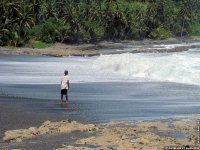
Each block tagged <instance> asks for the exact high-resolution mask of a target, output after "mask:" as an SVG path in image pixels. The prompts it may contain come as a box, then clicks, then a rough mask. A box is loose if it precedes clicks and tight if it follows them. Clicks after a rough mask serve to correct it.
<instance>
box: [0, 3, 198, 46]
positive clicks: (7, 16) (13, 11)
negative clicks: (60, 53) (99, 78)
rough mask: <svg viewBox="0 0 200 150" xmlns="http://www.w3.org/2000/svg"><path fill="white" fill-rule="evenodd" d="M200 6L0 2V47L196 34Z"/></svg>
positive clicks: (179, 4) (195, 4)
mask: <svg viewBox="0 0 200 150" xmlns="http://www.w3.org/2000/svg"><path fill="white" fill-rule="evenodd" d="M199 6H200V1H191V0H48V1H43V0H15V1H14V0H1V1H0V14H1V18H0V45H13V46H23V45H25V44H26V43H28V42H29V40H30V39H34V40H36V41H42V42H45V43H54V42H63V43H78V42H86V43H88V42H98V41H101V40H113V41H115V40H126V39H129V40H131V39H145V38H153V39H165V38H169V37H171V36H180V37H182V36H188V35H199V34H200V33H199V30H200V29H199V28H200V27H199V24H200V13H199Z"/></svg>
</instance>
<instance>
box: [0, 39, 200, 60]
mask: <svg viewBox="0 0 200 150" xmlns="http://www.w3.org/2000/svg"><path fill="white" fill-rule="evenodd" d="M191 42H193V43H194V42H200V39H199V38H197V39H168V40H143V41H122V42H100V43H98V44H77V45H75V44H74V45H68V44H62V43H55V44H54V46H51V47H48V48H43V49H38V48H28V47H21V48H6V47H0V55H31V56H52V57H63V56H99V55H101V54H103V55H108V54H121V53H125V52H129V53H163V52H181V51H187V50H188V49H190V48H200V45H189V46H178V47H175V48H171V49H170V48H164V47H163V46H158V47H154V46H153V45H163V44H181V43H191ZM130 46H133V47H134V49H133V50H129V51H126V50H124V49H125V48H128V47H130ZM116 49H118V50H119V51H116Z"/></svg>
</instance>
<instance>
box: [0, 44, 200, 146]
mask: <svg viewBox="0 0 200 150" xmlns="http://www.w3.org/2000/svg"><path fill="white" fill-rule="evenodd" d="M148 44H149V45H148ZM113 45H114V46H113ZM199 45H200V44H199V43H198V41H193V42H192V43H191V44H190V42H188V41H187V42H184V43H181V44H180V43H179V42H175V43H167V42H165V43H158V42H153V43H146V44H143V45H141V44H139V45H138V43H134V44H132V45H130V44H125V43H123V44H122V43H121V44H113V43H112V44H108V43H107V44H106V45H105V44H102V45H98V46H97V49H100V50H99V51H98V50H97V49H96V50H94V49H93V48H94V45H92V46H91V45H85V47H84V46H82V48H81V46H76V48H77V47H78V49H79V50H80V51H79V50H78V53H76V54H75V51H74V46H69V47H71V49H72V51H71V53H68V52H70V50H69V51H68V50H67V49H66V50H63V49H65V48H66V46H64V47H63V45H62V44H61V45H59V46H60V49H61V51H63V53H60V50H57V51H55V49H57V48H58V47H52V48H49V49H46V50H35V49H30V51H29V50H28V51H26V50H27V49H26V50H25V49H23V48H22V49H19V50H17V49H14V50H12V49H5V48H1V51H0V53H1V56H0V61H1V66H0V83H1V84H0V114H1V115H0V122H1V123H0V138H1V139H0V149H3V150H4V149H5V150H10V149H21V150H23V149H30V150H32V149H41V150H43V149H57V150H68V149H69V150H70V149H71V150H74V149H75V150H76V149H77V150H90V149H97V150H100V149H103V150H104V149H105V150H107V149H108V150H110V149H116V150H132V149H135V150H143V149H144V150H145V149H152V150H157V149H158V150H160V149H166V150H167V149H173V148H177V149H178V148H179V149H181V148H182V149H183V148H185V149H186V148H190V149H199V141H198V140H199V131H198V128H199V122H198V120H199V118H200V116H199V114H200V112H199V110H200V102H199V98H200V94H199V90H200V87H199V81H200V80H199V67H198V64H199V52H198V49H199ZM57 46H58V45H57ZM69 47H68V48H69ZM76 48H75V49H76ZM69 49H70V48H69ZM83 49H84V50H83ZM188 49H189V50H188ZM24 50H25V51H24ZM47 51H48V53H47ZM54 51H55V53H54ZM64 51H66V52H67V53H65V52H64ZM85 51H87V52H88V53H87V52H85ZM94 51H95V52H94ZM144 51H145V53H144ZM33 52H34V53H33ZM38 52H39V53H38ZM158 52H161V53H158ZM58 54H59V55H58ZM43 55H46V56H43ZM69 55H70V57H60V56H69ZM52 56H59V57H52ZM75 56H76V57H75ZM82 56H92V57H82ZM65 68H67V69H68V70H69V73H70V81H71V82H70V91H69V93H70V95H69V99H70V101H69V103H67V104H66V103H61V102H60V94H59V92H60V91H59V90H60V85H59V82H60V77H61V74H62V72H63V70H65ZM11 91H12V92H11Z"/></svg>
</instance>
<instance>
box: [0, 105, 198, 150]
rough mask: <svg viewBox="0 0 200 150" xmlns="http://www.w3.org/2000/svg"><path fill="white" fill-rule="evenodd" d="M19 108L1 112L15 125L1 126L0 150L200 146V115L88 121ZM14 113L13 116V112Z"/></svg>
mask: <svg viewBox="0 0 200 150" xmlns="http://www.w3.org/2000/svg"><path fill="white" fill-rule="evenodd" d="M18 108H19V106H15V104H14V105H12V106H6V107H2V106H1V112H2V111H3V112H4V113H7V114H8V115H9V116H7V117H2V115H1V119H3V121H4V123H5V122H7V125H8V123H9V124H12V125H11V126H6V127H3V128H2V126H4V123H3V124H2V122H1V129H3V130H8V131H6V132H5V133H4V134H3V131H1V141H0V143H1V144H0V148H1V149H4V150H10V149H30V150H33V149H38V150H40V149H41V150H42V149H57V150H74V149H76V150H92V149H97V150H101V149H105V150H110V149H117V150H118V149H119V150H129V149H130V150H131V149H135V150H142V149H152V150H153V149H154V150H160V149H173V148H177V149H181V148H182V149H186V148H190V149H195V150H197V149H199V144H198V140H199V137H198V136H199V132H198V128H199V122H198V121H197V120H198V119H199V117H200V116H198V115H193V116H190V117H182V118H169V119H159V120H151V121H110V122H107V123H101V124H88V123H87V124H86V123H80V122H77V121H73V120H62V119H64V118H62V117H58V116H55V115H54V116H51V115H49V114H46V115H45V114H39V113H34V112H31V113H30V112H28V113H27V112H26V111H23V109H21V108H20V111H17V110H18ZM13 111H14V112H13ZM12 112H13V114H14V115H10V113H12ZM11 116H13V117H14V118H12V117H11ZM22 116H23V118H22ZM8 117H9V119H8ZM27 120H28V121H27ZM44 120H46V121H44ZM48 120H51V121H48ZM15 128H16V129H15ZM17 128H20V129H17ZM14 129H15V130H14Z"/></svg>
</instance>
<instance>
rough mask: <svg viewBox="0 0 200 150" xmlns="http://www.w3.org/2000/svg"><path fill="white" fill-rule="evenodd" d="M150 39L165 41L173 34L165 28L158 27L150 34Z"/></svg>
mask: <svg viewBox="0 0 200 150" xmlns="http://www.w3.org/2000/svg"><path fill="white" fill-rule="evenodd" d="M149 37H150V38H152V39H159V40H164V39H167V38H170V37H172V34H171V33H170V32H169V31H167V30H166V29H164V28H163V27H158V28H157V29H155V30H153V31H152V32H151V33H150V34H149Z"/></svg>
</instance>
